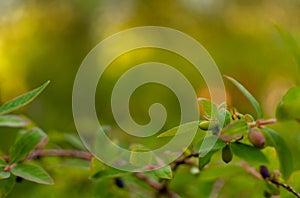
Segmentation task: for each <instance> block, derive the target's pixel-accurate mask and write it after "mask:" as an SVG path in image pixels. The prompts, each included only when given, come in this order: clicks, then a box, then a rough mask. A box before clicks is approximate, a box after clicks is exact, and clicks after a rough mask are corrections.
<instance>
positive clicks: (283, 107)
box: [276, 87, 300, 120]
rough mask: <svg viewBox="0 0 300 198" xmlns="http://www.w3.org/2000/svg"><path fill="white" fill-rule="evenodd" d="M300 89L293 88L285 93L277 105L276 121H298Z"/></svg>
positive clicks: (299, 118) (299, 115)
mask: <svg viewBox="0 0 300 198" xmlns="http://www.w3.org/2000/svg"><path fill="white" fill-rule="evenodd" d="M299 112H300V87H293V88H291V89H289V90H288V91H287V93H286V94H285V95H284V96H283V97H282V99H281V101H280V102H279V104H278V105H277V109H276V118H277V119H278V120H300V113H299Z"/></svg>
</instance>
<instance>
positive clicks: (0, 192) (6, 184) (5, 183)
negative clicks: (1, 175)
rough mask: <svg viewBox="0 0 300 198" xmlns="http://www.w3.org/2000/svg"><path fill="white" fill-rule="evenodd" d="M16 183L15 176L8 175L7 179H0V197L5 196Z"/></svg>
mask: <svg viewBox="0 0 300 198" xmlns="http://www.w3.org/2000/svg"><path fill="white" fill-rule="evenodd" d="M15 184H16V177H15V176H10V177H9V178H7V179H0V197H6V196H7V195H8V194H9V193H10V192H11V190H12V189H13V188H14V186H15Z"/></svg>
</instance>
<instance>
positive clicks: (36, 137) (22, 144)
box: [9, 128, 47, 164]
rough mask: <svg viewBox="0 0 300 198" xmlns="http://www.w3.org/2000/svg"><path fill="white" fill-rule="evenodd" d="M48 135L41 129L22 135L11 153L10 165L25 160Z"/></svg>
mask: <svg viewBox="0 0 300 198" xmlns="http://www.w3.org/2000/svg"><path fill="white" fill-rule="evenodd" d="M46 137H47V135H46V134H45V133H44V132H43V131H42V130H41V129H39V128H34V129H32V130H30V131H28V132H25V133H24V134H21V135H20V137H19V138H17V140H16V142H15V143H14V145H13V147H12V149H11V153H10V160H9V162H10V164H12V163H15V162H18V161H20V160H22V159H24V158H25V157H26V156H27V155H28V154H29V153H30V152H31V151H32V150H33V149H34V148H35V147H36V146H37V145H38V144H39V142H41V141H42V140H43V139H44V138H46Z"/></svg>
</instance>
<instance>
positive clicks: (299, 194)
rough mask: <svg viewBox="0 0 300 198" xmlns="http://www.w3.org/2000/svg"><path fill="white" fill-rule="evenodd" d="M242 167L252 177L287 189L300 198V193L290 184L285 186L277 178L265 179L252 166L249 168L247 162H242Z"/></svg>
mask: <svg viewBox="0 0 300 198" xmlns="http://www.w3.org/2000/svg"><path fill="white" fill-rule="evenodd" d="M241 166H242V167H243V168H244V169H245V170H246V171H247V172H248V173H250V174H251V175H253V176H254V177H256V178H258V179H265V180H266V181H270V182H271V183H273V184H275V185H277V186H281V187H283V188H284V189H286V190H287V191H289V192H291V193H293V194H294V195H295V196H296V197H298V198H300V193H298V192H297V191H295V190H294V189H293V187H292V186H290V185H288V184H284V183H281V182H279V181H278V180H277V179H276V178H271V177H266V178H263V177H262V175H261V173H259V172H257V171H256V170H255V169H254V168H252V167H251V166H249V165H248V164H247V163H246V162H242V163H241Z"/></svg>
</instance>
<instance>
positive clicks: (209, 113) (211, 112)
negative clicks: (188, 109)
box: [198, 98, 218, 119]
mask: <svg viewBox="0 0 300 198" xmlns="http://www.w3.org/2000/svg"><path fill="white" fill-rule="evenodd" d="M198 104H199V109H200V114H201V116H202V117H204V118H212V119H217V118H218V107H217V105H215V104H213V103H212V102H211V101H209V100H207V99H206V98H198Z"/></svg>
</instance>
